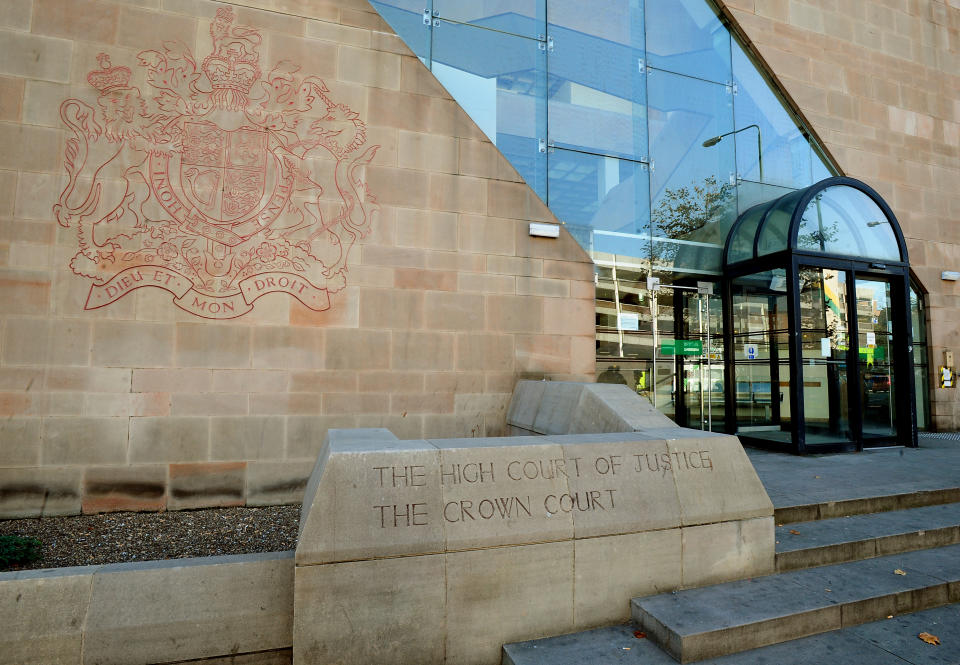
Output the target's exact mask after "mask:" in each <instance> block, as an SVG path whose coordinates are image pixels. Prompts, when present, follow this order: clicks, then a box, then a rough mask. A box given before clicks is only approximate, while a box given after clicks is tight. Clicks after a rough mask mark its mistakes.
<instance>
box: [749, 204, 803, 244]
mask: <svg viewBox="0 0 960 665" xmlns="http://www.w3.org/2000/svg"><path fill="white" fill-rule="evenodd" d="M801 196H803V191H802V190H801V191H797V192H791V193H790V194H787V195H786V196H782V197H780V198H779V199H778V200H777V201H776V203H774V205H773V208H771V209H770V212H769V213H768V214H767V217H766V219H765V220H763V226H762V227H761V229H760V239H759V241H758V242H757V256H764V255H765V254H773V253H774V252H779V251H782V250H784V249H787V248H788V247H789V246H790V245H789V243H788V242H787V234H788V233H789V231H790V219H791V218H792V217H793V211H794V209H795V208H796V206H797V201H798V200H799V199H800V197H801Z"/></svg>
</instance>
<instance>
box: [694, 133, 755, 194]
mask: <svg viewBox="0 0 960 665" xmlns="http://www.w3.org/2000/svg"><path fill="white" fill-rule="evenodd" d="M751 127H753V128H754V129H756V130H757V164H758V165H759V166H760V182H763V148H762V146H761V140H760V126H759V125H747V126H746V127H741V128H740V129H735V130H733V131H732V132H727V133H726V134H720V135H719V136H714V137H713V138H711V139H707V140H706V141H704V142H703V147H704V148H712V147H713V146H715V145H717V144H718V143H720V141H722V140H723V137H724V136H730V135H731V134H738V133H740V132H742V131H744V130H746V129H750V128H751Z"/></svg>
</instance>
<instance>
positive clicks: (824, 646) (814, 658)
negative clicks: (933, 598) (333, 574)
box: [503, 604, 960, 665]
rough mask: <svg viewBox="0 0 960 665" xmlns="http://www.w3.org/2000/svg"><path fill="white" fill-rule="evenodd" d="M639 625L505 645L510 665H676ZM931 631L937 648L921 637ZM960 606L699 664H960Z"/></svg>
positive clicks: (506, 661)
mask: <svg viewBox="0 0 960 665" xmlns="http://www.w3.org/2000/svg"><path fill="white" fill-rule="evenodd" d="M634 630H635V626H633V625H632V624H622V625H618V626H607V627H604V628H597V629H595V630H588V631H584V632H580V633H572V634H569V635H560V636H558V637H550V638H546V639H541V640H530V641H528V642H517V643H515V644H507V645H504V648H503V651H504V654H505V656H506V657H505V658H504V660H503V662H504V665H582V664H583V663H590V664H591V665H620V664H623V663H627V664H631V665H634V664H635V665H640V664H641V663H642V664H643V665H676V662H677V661H675V660H674V659H673V658H672V657H671V656H670V655H669V654H667V653H666V652H665V651H663V650H661V649H660V648H659V647H657V645H656V644H655V643H653V642H652V641H650V640H648V639H637V638H635V637H634V635H633V633H634ZM921 632H929V633H932V634H934V635H937V636H938V637H939V638H940V639H941V645H940V646H938V647H932V646H930V645H928V644H925V643H923V642H922V641H920V640H919V639H917V635H918V634H919V633H921ZM957 636H960V604H953V605H945V606H943V607H937V608H934V609H929V610H923V611H921V612H914V613H912V614H903V615H899V616H896V617H894V618H892V619H881V620H879V621H873V622H871V623H866V624H862V625H859V626H853V627H850V628H844V629H842V630H835V631H831V632H829V633H822V634H820V635H813V636H810V637H804V638H800V639H798V640H793V641H790V642H783V643H780V644H774V645H771V646H766V647H760V648H758V649H752V650H750V651H743V652H740V653H735V654H730V655H728V656H721V657H719V658H711V659H708V660H703V661H699V662H698V664H697V665H821V664H822V663H870V664H871V665H905V663H915V664H917V665H920V664H921V663H960V637H957Z"/></svg>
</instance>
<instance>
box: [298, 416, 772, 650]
mask: <svg viewBox="0 0 960 665" xmlns="http://www.w3.org/2000/svg"><path fill="white" fill-rule="evenodd" d="M541 408H542V407H541ZM772 516H773V505H772V504H771V502H770V500H769V498H768V497H767V494H766V492H765V491H764V489H763V486H762V485H761V484H760V481H759V479H758V477H757V475H756V473H755V471H754V469H753V467H752V465H751V464H750V461H749V460H748V458H747V456H746V454H745V453H744V451H743V448H742V446H741V445H740V442H739V441H738V440H737V439H736V437H732V436H724V435H718V434H712V433H709V432H701V431H696V430H689V429H684V428H680V427H676V426H675V425H673V426H671V427H664V428H651V429H648V430H645V431H642V432H626V433H604V434H578V435H555V436H521V437H507V438H499V439H446V440H419V441H400V440H398V439H397V438H396V437H394V436H393V435H392V434H391V433H390V432H388V431H386V430H383V429H379V430H378V429H371V430H349V431H346V430H345V431H338V430H333V431H331V432H330V433H328V435H327V440H326V443H325V445H324V448H323V450H322V452H321V454H320V458H319V460H318V462H317V466H316V468H315V469H314V472H313V475H312V476H311V479H310V482H309V484H308V487H307V494H306V497H305V499H304V506H303V511H302V513H301V525H300V536H299V539H298V545H297V550H296V572H295V591H294V635H293V644H294V659H295V661H296V662H297V664H298V665H301V664H302V665H306V664H316V665H321V664H322V665H333V664H334V663H343V664H357V665H359V664H366V663H379V664H387V663H397V664H401V663H414V662H415V663H419V664H422V665H429V664H433V663H470V664H490V665H494V664H496V663H499V662H500V647H501V645H502V644H504V643H506V642H512V641H519V640H525V639H531V638H535V637H542V636H546V635H556V634H560V633H564V632H570V631H574V630H579V629H583V628H589V627H593V626H598V625H602V624H606V623H612V622H616V621H621V620H624V619H626V618H627V617H628V616H629V600H630V598H631V597H634V596H640V595H647V594H653V593H658V592H663V591H668V590H672V589H677V588H681V587H692V586H700V585H703V584H710V583H715V582H721V581H726V580H731V579H738V578H744V577H752V576H756V575H762V574H767V573H771V572H773V560H774V536H773V526H774V525H773V517H772Z"/></svg>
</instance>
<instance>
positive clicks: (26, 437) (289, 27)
mask: <svg viewBox="0 0 960 665" xmlns="http://www.w3.org/2000/svg"><path fill="white" fill-rule="evenodd" d="M101 54H103V55H101ZM0 146H2V147H3V149H2V150H0V316H2V321H0V326H2V331H0V391H2V392H0V416H2V418H0V487H2V488H3V492H2V493H0V516H20V515H35V514H40V513H44V514H62V513H77V512H80V511H81V510H83V511H87V512H92V511H101V510H115V509H130V508H134V509H146V510H157V509H163V508H170V509H176V508H191V507H197V506H205V505H235V504H242V503H250V504H264V503H278V502H285V501H297V500H299V498H300V496H301V493H302V490H303V483H304V481H305V479H306V477H307V475H308V474H309V473H310V470H311V468H312V465H313V461H314V459H315V458H316V454H317V452H318V450H319V446H320V442H322V440H323V436H324V434H325V432H326V430H327V428H329V427H388V428H390V429H391V430H392V431H393V432H395V433H396V434H397V435H398V436H400V437H401V438H420V437H424V436H430V437H450V436H486V435H497V434H501V433H503V431H504V429H505V411H506V407H507V403H508V402H509V399H510V393H511V391H512V390H513V387H514V384H515V383H516V381H517V380H519V379H520V378H535V379H538V378H545V377H546V378H559V379H568V378H569V379H574V380H584V379H586V380H592V377H593V372H594V304H593V303H594V300H593V298H594V290H593V288H594V287H593V269H592V264H591V263H590V261H589V258H588V257H587V255H586V254H585V253H584V252H583V251H582V250H581V249H580V248H579V247H578V246H577V244H576V243H575V242H574V241H573V239H572V238H571V237H570V236H569V235H568V234H567V233H566V232H562V233H561V236H560V238H559V239H549V238H533V237H530V236H529V235H528V223H529V222H530V221H555V219H554V218H553V216H552V215H551V213H550V212H549V210H548V209H547V208H546V206H544V205H543V204H542V202H541V201H540V200H539V199H538V198H537V197H536V196H535V195H534V194H533V193H532V191H531V190H530V189H529V188H528V187H527V186H526V185H525V184H524V183H523V182H522V180H521V179H520V177H519V176H518V175H517V173H516V171H515V170H514V169H513V168H512V167H511V166H510V165H509V164H508V163H507V161H506V160H505V159H504V158H503V157H502V156H501V155H500V154H499V152H498V151H497V150H496V148H495V147H494V146H493V145H492V144H491V143H490V142H489V141H488V140H487V139H486V138H485V136H484V135H483V134H482V133H481V132H480V130H479V129H478V128H477V127H476V126H475V125H474V123H473V122H472V121H471V120H470V119H469V117H468V116H467V115H466V114H465V113H464V112H463V111H462V110H461V109H460V108H459V107H458V105H457V104H456V103H455V102H454V101H453V100H452V98H451V97H450V96H449V95H448V94H447V93H446V92H445V91H444V90H443V89H442V87H441V86H440V85H439V84H438V83H437V82H436V81H435V79H434V78H433V76H432V75H431V74H430V73H429V72H428V71H427V70H426V69H425V68H424V67H423V66H422V64H421V63H420V62H419V61H418V60H417V58H415V57H414V56H413V55H412V54H411V53H410V51H409V50H408V49H407V48H406V46H405V45H404V44H403V43H402V41H401V40H400V39H399V38H398V37H396V35H394V34H393V33H392V31H391V30H390V28H389V27H388V26H387V25H386V24H385V23H384V22H383V21H382V20H381V19H380V18H379V16H378V15H377V14H376V13H375V12H374V11H373V10H372V9H371V7H370V6H369V5H368V4H367V3H366V2H365V0H310V1H306V0H242V1H238V2H234V3H213V2H207V1H206V0H138V1H137V2H126V1H120V0H115V1H111V0H15V1H13V2H4V3H2V7H0Z"/></svg>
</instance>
